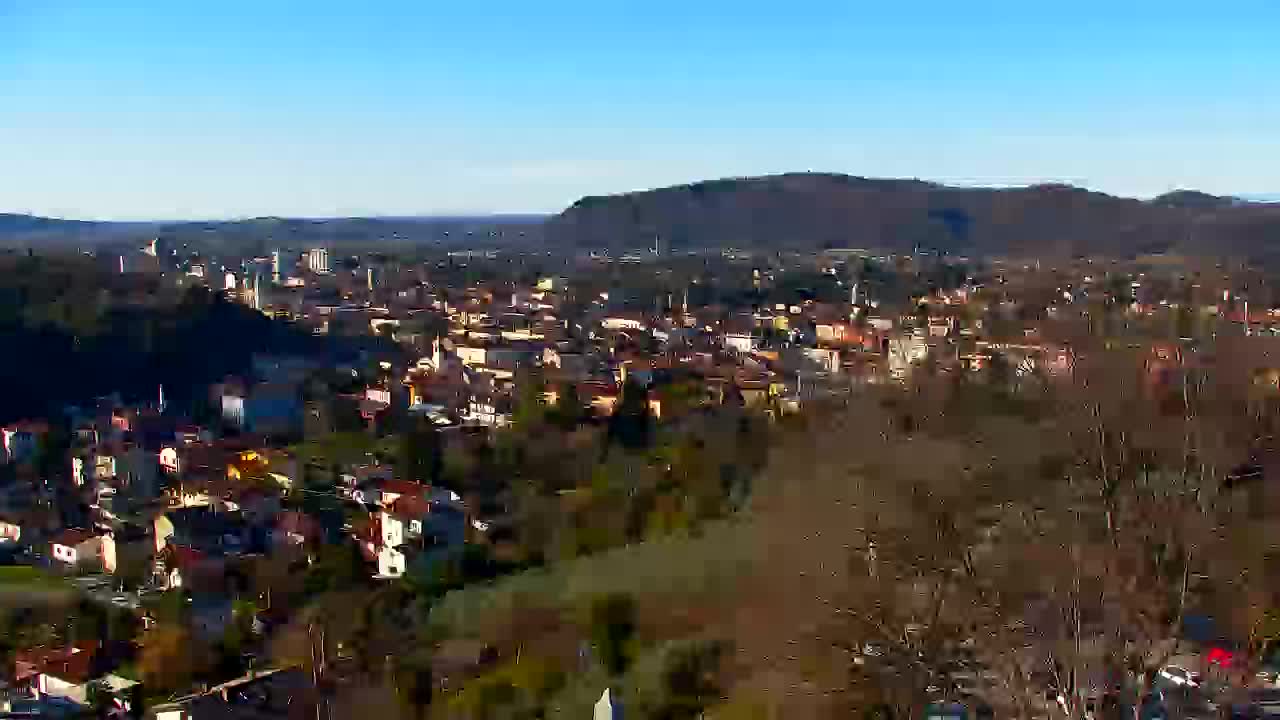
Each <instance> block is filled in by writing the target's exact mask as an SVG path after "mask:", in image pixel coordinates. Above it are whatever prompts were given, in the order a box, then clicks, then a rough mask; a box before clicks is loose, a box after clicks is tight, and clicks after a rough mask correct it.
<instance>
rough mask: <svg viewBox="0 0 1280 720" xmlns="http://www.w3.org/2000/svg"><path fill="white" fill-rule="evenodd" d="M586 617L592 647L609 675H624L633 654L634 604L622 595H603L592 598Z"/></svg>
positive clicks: (630, 599)
mask: <svg viewBox="0 0 1280 720" xmlns="http://www.w3.org/2000/svg"><path fill="white" fill-rule="evenodd" d="M587 614H588V618H587V619H588V624H589V628H590V635H591V644H592V647H593V648H595V651H596V656H597V657H598V658H599V659H600V663H601V664H602V665H603V666H604V668H605V669H606V670H607V671H608V672H609V674H610V675H614V676H618V675H622V674H623V673H624V672H625V671H626V669H627V665H628V663H629V662H630V658H631V654H632V652H633V648H632V647H631V644H632V641H633V638H634V636H635V632H636V627H635V625H636V618H635V615H636V608H635V601H634V600H633V599H632V598H631V596H630V595H626V594H623V593H609V594H606V595H600V596H598V597H595V598H592V600H591V604H590V606H589V607H588V611H587Z"/></svg>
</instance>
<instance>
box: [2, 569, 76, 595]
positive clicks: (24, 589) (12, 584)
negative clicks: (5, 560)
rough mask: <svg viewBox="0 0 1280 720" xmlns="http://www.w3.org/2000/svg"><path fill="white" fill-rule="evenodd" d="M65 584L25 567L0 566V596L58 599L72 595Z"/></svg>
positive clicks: (42, 572) (55, 578) (48, 575)
mask: <svg viewBox="0 0 1280 720" xmlns="http://www.w3.org/2000/svg"><path fill="white" fill-rule="evenodd" d="M72 590H73V588H72V587H71V586H70V585H69V584H67V582H66V581H65V580H64V579H62V578H60V577H58V576H56V575H50V574H49V573H47V572H44V571H43V570H40V569H38V568H33V567H28V566H26V565H5V566H0V595H4V596H8V597H15V596H27V597H49V598H59V597H65V596H69V595H71V594H72Z"/></svg>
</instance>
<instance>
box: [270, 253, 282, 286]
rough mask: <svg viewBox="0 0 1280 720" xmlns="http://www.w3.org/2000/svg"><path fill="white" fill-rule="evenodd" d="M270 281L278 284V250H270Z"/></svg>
mask: <svg viewBox="0 0 1280 720" xmlns="http://www.w3.org/2000/svg"><path fill="white" fill-rule="evenodd" d="M271 282H273V283H276V284H277V285H279V284H280V251H279V250H272V251H271Z"/></svg>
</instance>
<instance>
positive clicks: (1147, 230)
mask: <svg viewBox="0 0 1280 720" xmlns="http://www.w3.org/2000/svg"><path fill="white" fill-rule="evenodd" d="M546 233H547V237H548V240H549V241H550V242H552V243H556V244H567V245H572V246H577V247H601V246H606V247H619V248H621V247H648V246H650V245H651V244H652V242H653V238H654V236H660V237H661V238H662V240H663V243H664V244H665V245H667V246H669V247H674V248H680V247H740V248H752V247H770V248H778V249H794V250H817V249H823V248H839V247H846V248H847V247H858V248H879V249H886V250H893V251H902V252H909V251H911V250H913V249H920V250H930V251H946V252H950V253H956V254H983V255H1022V256H1071V255H1082V254H1095V253H1096V254H1108V255H1124V256H1132V255H1138V254H1145V253H1155V252H1184V253H1188V254H1197V255H1213V256H1222V255H1229V256H1237V257H1248V258H1253V259H1267V260H1271V259H1280V205H1272V204H1266V203H1258V202H1248V201H1245V200H1241V199H1238V198H1234V197H1220V196H1215V195H1208V194H1205V193H1201V192H1196V191H1190V190H1182V191H1177V192H1172V193H1168V194H1165V195H1161V196H1159V197H1156V198H1153V199H1151V200H1136V199H1133V198H1123V197H1115V196H1112V195H1107V194H1104V193H1099V192H1093V191H1089V190H1085V189H1081V188H1077V187H1073V186H1070V185H1035V186H1030V187H1017V188H971V187H951V186H945V185H939V184H936V183H930V182H923V181H920V180H892V179H890V180H885V179H873V178H863V177H852V176H847V175H835V174H820V173H796V174H786V175H774V176H766V177H751V178H732V179H724V180H712V181H707V182H698V183H693V184H690V185H679V186H675V187H668V188H661V189H657V190H648V191H643V192H633V193H625V194H621V195H611V196H606V197H586V198H583V199H581V200H579V201H577V202H576V203H574V204H573V205H572V206H570V207H569V208H567V209H566V210H564V211H563V212H561V213H560V214H559V215H557V216H555V217H553V218H551V219H550V220H548V223H547V230H546ZM1272 256H1275V258H1273V257H1272Z"/></svg>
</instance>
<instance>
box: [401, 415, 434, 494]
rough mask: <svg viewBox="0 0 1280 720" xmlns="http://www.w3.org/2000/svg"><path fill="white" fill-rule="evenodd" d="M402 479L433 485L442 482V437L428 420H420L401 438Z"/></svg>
mask: <svg viewBox="0 0 1280 720" xmlns="http://www.w3.org/2000/svg"><path fill="white" fill-rule="evenodd" d="M399 461H400V462H399V468H398V470H399V473H400V477H402V478H405V479H408V480H416V481H418V482H425V483H429V484H432V485H435V484H438V483H439V481H440V474H441V469H442V467H443V462H444V461H443V452H442V449H441V447H440V436H439V434H438V433H437V432H436V430H435V428H433V427H431V426H430V424H428V423H427V421H426V420H421V419H420V420H418V421H417V422H416V423H415V424H414V425H413V427H411V428H410V429H409V430H408V431H406V432H404V433H403V434H401V436H400V455H399Z"/></svg>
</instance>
